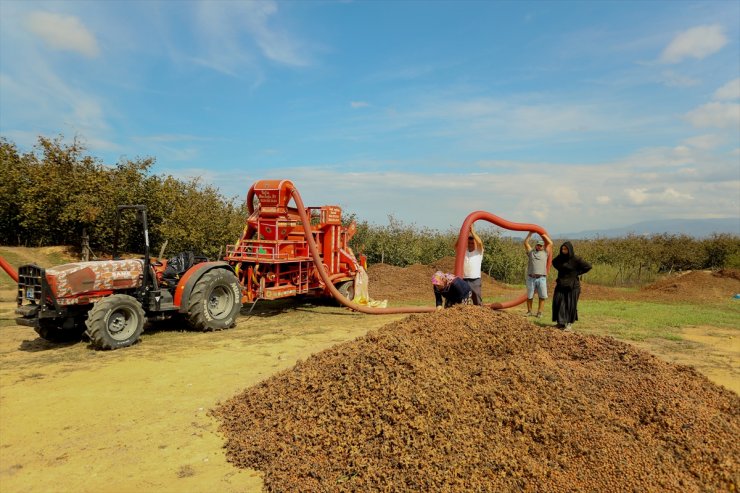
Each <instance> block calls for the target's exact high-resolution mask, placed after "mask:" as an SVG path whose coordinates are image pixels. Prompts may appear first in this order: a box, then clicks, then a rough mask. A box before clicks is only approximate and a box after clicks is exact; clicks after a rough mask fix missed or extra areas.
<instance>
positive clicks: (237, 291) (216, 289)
mask: <svg viewBox="0 0 740 493" xmlns="http://www.w3.org/2000/svg"><path fill="white" fill-rule="evenodd" d="M241 307H242V304H241V286H240V285H239V280H238V279H237V278H236V276H235V275H234V274H233V273H232V272H231V271H229V270H226V269H215V270H212V271H208V272H206V273H205V274H203V277H201V278H200V280H199V281H198V282H197V283H196V284H195V287H194V288H193V292H192V293H191V294H190V299H189V300H188V311H187V319H188V322H189V323H190V325H191V326H192V327H193V328H194V329H197V330H203V331H211V330H222V329H228V328H229V327H233V326H234V325H235V324H236V317H237V316H238V315H239V310H241Z"/></svg>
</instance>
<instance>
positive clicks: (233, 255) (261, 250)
mask: <svg viewBox="0 0 740 493" xmlns="http://www.w3.org/2000/svg"><path fill="white" fill-rule="evenodd" d="M294 189H295V187H294V186H293V183H291V182H290V181H289V180H260V181H258V182H256V183H255V184H254V185H252V187H251V188H250V189H249V193H247V208H248V211H249V218H248V219H247V224H246V226H245V228H244V231H243V232H242V236H241V238H239V241H238V242H237V243H236V244H235V245H228V246H227V247H226V256H225V258H224V260H226V261H227V262H228V263H229V264H231V266H232V267H233V268H234V270H235V271H236V273H237V276H238V278H239V281H240V282H241V285H242V288H243V290H242V292H243V294H244V296H243V301H249V302H252V301H255V300H257V299H267V300H273V299H278V298H285V297H289V296H295V295H298V294H306V293H311V292H313V293H317V294H326V295H331V292H330V290H329V288H328V287H327V285H326V283H325V282H324V280H323V279H322V276H321V275H320V273H319V272H318V268H317V267H316V262H315V261H314V259H313V258H312V256H311V252H310V250H309V244H308V239H307V233H306V231H305V228H304V226H303V224H302V222H301V215H300V213H299V211H298V209H297V207H290V206H289V203H290V202H291V200H292V199H293V196H292V192H293V190H294ZM304 212H305V214H306V215H307V216H308V217H309V218H310V224H311V231H310V234H311V235H312V236H313V240H314V241H315V242H316V244H317V246H318V249H319V253H320V255H321V261H322V267H323V269H324V271H325V273H326V274H327V275H328V279H329V281H330V282H331V283H332V284H333V285H334V286H335V287H336V288H337V289H338V290H339V292H340V293H341V294H342V295H343V296H345V297H346V298H348V299H349V300H351V299H352V298H353V296H354V278H355V275H356V274H357V272H358V270H359V268H360V266H363V267H364V264H365V258H364V256H360V259H359V260H358V259H357V258H355V255H354V254H353V252H352V250H351V249H350V248H349V246H348V244H347V243H348V242H349V240H350V238H352V236H353V235H354V233H355V231H356V227H355V224H354V223H352V224H350V225H349V226H347V227H345V226H343V225H342V209H341V208H340V207H337V206H333V205H326V206H321V207H306V208H305V209H304Z"/></svg>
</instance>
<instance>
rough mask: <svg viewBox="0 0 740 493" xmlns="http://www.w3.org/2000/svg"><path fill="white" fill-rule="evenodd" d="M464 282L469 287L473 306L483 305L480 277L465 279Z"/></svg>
mask: <svg viewBox="0 0 740 493" xmlns="http://www.w3.org/2000/svg"><path fill="white" fill-rule="evenodd" d="M465 281H466V282H467V283H468V285H469V286H470V290H471V291H472V299H473V304H474V305H481V304H483V296H482V295H481V283H480V277H479V278H478V279H468V278H465Z"/></svg>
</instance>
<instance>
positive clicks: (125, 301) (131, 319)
mask: <svg viewBox="0 0 740 493" xmlns="http://www.w3.org/2000/svg"><path fill="white" fill-rule="evenodd" d="M144 320H145V315H144V309H143V308H142V307H141V304H139V302H138V301H137V300H136V298H134V297H132V296H128V295H125V294H114V295H112V296H108V297H107V298H103V299H102V300H100V301H98V302H97V303H95V305H94V306H93V307H92V309H91V310H90V313H89V314H88V317H87V321H86V322H85V325H87V331H86V332H85V333H86V334H87V336H88V337H89V338H90V342H91V343H92V345H93V346H95V347H97V348H99V349H118V348H122V347H126V346H131V345H132V344H135V343H136V341H138V340H139V337H141V333H142V332H143V331H144Z"/></svg>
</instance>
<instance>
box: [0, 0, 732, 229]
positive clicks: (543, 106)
mask: <svg viewBox="0 0 740 493" xmlns="http://www.w3.org/2000/svg"><path fill="white" fill-rule="evenodd" d="M739 29H740V2H738V1H720V2H691V1H639V2H629V1H621V2H607V1H593V2H558V1H541V2H494V1H490V2H484V1H475V2H472V1H471V2H465V1H457V2H444V1H289V2H279V1H278V2H275V1H265V2H237V1H188V2H184V1H182V2H181V1H175V0H170V1H162V2H156V1H138V2H116V1H104V2H92V1H88V2H62V1H51V2H34V1H23V2H21V1H16V0H0V134H1V135H2V136H4V137H5V138H8V139H9V140H11V141H13V142H15V143H16V144H17V145H18V146H19V147H20V148H21V149H23V150H29V149H30V148H31V146H32V145H33V144H34V143H35V141H36V137H37V136H38V135H46V136H56V135H58V134H63V135H64V136H65V138H66V139H67V140H69V139H71V138H73V137H74V136H78V137H79V138H80V139H81V140H82V141H83V142H85V143H86V145H87V146H88V149H89V153H90V154H91V155H94V156H97V157H99V158H101V159H102V160H103V161H104V162H105V163H106V164H115V163H116V162H118V161H119V160H120V159H121V158H136V157H146V156H151V157H154V158H156V167H155V169H154V171H155V172H157V173H167V174H172V175H174V176H177V177H181V178H185V177H192V176H199V177H201V178H202V180H203V182H205V183H208V184H212V185H214V186H216V187H218V188H219V189H220V190H221V192H222V193H223V194H224V195H225V196H227V197H232V196H238V197H240V198H242V197H244V196H245V195H246V192H247V190H248V189H249V186H250V185H251V184H252V183H253V182H254V181H255V180H258V179H264V178H286V179H290V180H292V181H293V182H294V183H295V184H296V186H297V187H298V189H299V191H300V192H301V195H302V196H303V200H304V202H305V203H306V204H307V205H323V204H338V205H341V206H342V207H343V208H344V209H345V210H346V211H349V212H355V213H357V214H358V216H359V217H360V218H363V219H367V220H369V221H370V222H372V223H375V224H386V223H387V221H388V219H387V218H388V215H389V214H391V215H393V216H394V217H396V218H397V219H400V220H402V221H404V222H406V223H415V224H417V225H419V226H428V227H432V228H439V229H443V230H444V229H447V228H449V227H453V228H457V227H459V225H460V224H461V223H462V221H463V219H464V218H465V217H466V216H467V214H468V213H470V212H472V211H474V210H484V211H488V212H491V213H493V214H496V215H498V216H501V217H503V218H505V219H508V220H510V221H515V222H533V223H536V224H539V225H541V226H543V227H545V228H546V229H548V230H549V231H551V232H553V233H557V232H572V231H580V230H585V229H599V228H608V227H618V226H624V225H627V224H631V223H635V222H638V221H644V220H651V219H665V218H694V219H696V218H719V217H740V32H739ZM738 224H739V228H740V222H739V223H738ZM738 234H740V231H738Z"/></svg>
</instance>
